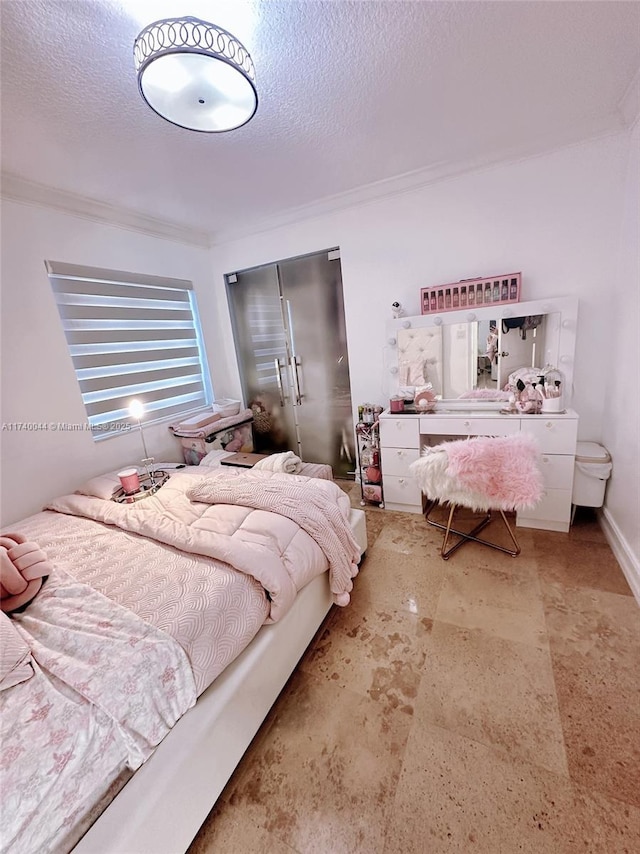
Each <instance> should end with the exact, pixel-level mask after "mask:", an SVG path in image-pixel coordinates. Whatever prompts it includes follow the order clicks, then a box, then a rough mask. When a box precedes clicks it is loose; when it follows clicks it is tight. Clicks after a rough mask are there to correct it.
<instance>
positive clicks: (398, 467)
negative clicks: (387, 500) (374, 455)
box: [382, 448, 420, 480]
mask: <svg viewBox="0 0 640 854" xmlns="http://www.w3.org/2000/svg"><path fill="white" fill-rule="evenodd" d="M419 458H420V450H419V449H418V448H383V449H382V476H383V480H384V479H385V478H386V477H387V475H394V476H395V477H411V473H410V471H409V466H410V465H411V463H413V462H415V460H417V459H419Z"/></svg>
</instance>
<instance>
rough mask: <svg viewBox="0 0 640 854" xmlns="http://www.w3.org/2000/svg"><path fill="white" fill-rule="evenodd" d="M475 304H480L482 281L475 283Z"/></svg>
mask: <svg viewBox="0 0 640 854" xmlns="http://www.w3.org/2000/svg"><path fill="white" fill-rule="evenodd" d="M476 305H482V283H480V284H479V285H477V291H476Z"/></svg>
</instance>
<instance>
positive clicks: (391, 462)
mask: <svg viewBox="0 0 640 854" xmlns="http://www.w3.org/2000/svg"><path fill="white" fill-rule="evenodd" d="M530 315H543V316H544V321H543V323H542V324H541V325H540V327H539V328H538V329H537V330H536V334H535V335H529V339H528V340H531V341H532V342H535V347H534V348H533V350H532V351H531V352H529V353H528V354H527V355H528V358H532V359H533V362H532V361H528V362H525V361H521V362H520V364H519V365H518V366H521V365H524V364H529V365H530V364H535V365H537V366H539V367H542V366H543V365H553V366H555V367H556V368H559V369H560V370H561V371H562V373H563V375H564V380H565V382H564V389H565V398H569V397H570V393H571V389H572V385H573V360H574V354H575V341H576V331H577V321H578V301H577V300H576V299H575V298H573V297H554V298H550V299H546V300H534V301H529V302H519V303H511V304H505V305H500V304H496V305H493V306H490V305H484V306H482V307H481V306H478V305H476V306H474V307H467V308H465V309H463V310H459V311H448V312H441V313H440V314H438V313H433V314H426V315H417V316H415V317H400V318H395V319H393V320H390V321H388V323H387V330H386V334H387V341H386V347H385V354H386V355H385V361H386V371H387V376H388V379H389V391H390V396H392V395H394V394H396V393H397V390H398V388H399V387H400V386H401V385H403V384H408V385H410V384H411V383H409V382H407V380H406V378H405V375H406V370H407V368H406V366H407V361H406V359H407V353H408V352H409V350H411V352H412V354H413V355H412V358H413V363H412V364H413V366H414V367H413V368H412V371H414V372H415V363H416V359H418V362H419V360H420V358H421V354H422V355H423V356H424V371H425V373H426V375H427V376H426V379H427V380H429V381H432V382H433V385H434V388H435V390H436V392H437V393H439V394H441V395H442V397H443V398H449V400H446V399H445V400H442V402H441V403H439V404H438V406H437V408H436V411H435V412H429V413H423V414H409V413H404V414H398V413H390V412H389V411H385V412H383V414H382V415H381V416H380V448H381V461H382V476H383V485H384V501H385V507H386V508H387V509H389V510H404V511H406V512H410V513H421V512H422V496H421V494H420V490H419V488H418V486H417V484H416V482H415V481H414V479H413V478H412V477H411V475H410V473H409V465H410V464H411V463H412V462H413V461H414V460H417V459H418V457H419V456H420V450H421V448H422V447H424V446H425V445H436V444H438V443H439V442H441V441H445V439H446V438H447V437H449V438H454V439H455V438H458V439H461V438H466V437H467V436H507V435H511V434H513V433H519V432H526V433H530V434H532V435H534V436H535V438H536V439H537V440H538V444H539V446H540V463H541V468H542V472H543V475H544V482H545V494H544V497H543V499H542V501H541V502H540V503H539V504H538V506H537V507H535V508H534V509H533V510H528V511H526V512H524V513H519V514H518V516H517V524H518V525H520V526H521V527H527V528H543V529H546V530H550V531H568V530H569V524H570V518H571V493H572V488H573V473H574V463H575V453H576V442H577V434H578V415H577V413H576V412H574V411H573V410H571V409H567V410H566V411H565V412H564V413H562V414H560V413H557V414H556V413H544V412H543V413H542V414H540V415H509V414H502V413H501V412H500V409H501V408H502V407H503V406H504V405H505V404H504V403H502V404H500V403H498V404H494V405H493V408H491V405H490V404H487V403H486V402H480V401H471V400H465V401H462V400H460V399H459V394H460V393H461V392H462V391H465V390H467V389H469V388H472V387H473V386H474V384H475V382H476V381H477V378H476V367H477V365H476V362H477V358H476V354H477V352H478V343H477V342H478V340H480V339H481V333H480V324H481V323H482V322H485V323H486V321H488V320H492V321H495V322H496V323H497V324H498V326H500V324H501V321H502V319H504V318H510V317H527V316H530ZM520 340H521V338H520V336H519V335H518V333H517V332H516V333H511V332H509V333H508V335H507V336H506V337H503V339H502V341H501V343H500V347H499V357H502V356H505V357H508V356H509V355H510V353H509V352H506V350H509V351H510V352H511V356H512V357H513V355H514V353H516V352H517V353H518V357H521V356H522V350H521V349H520V348H519V342H520ZM454 347H455V356H454ZM502 350H504V351H505V352H501V351H502ZM522 358H524V356H522ZM503 373H504V372H503ZM455 398H458V399H455ZM564 404H565V406H566V399H565V401H564ZM449 405H450V408H448V406H449ZM461 407H464V409H462V408H461Z"/></svg>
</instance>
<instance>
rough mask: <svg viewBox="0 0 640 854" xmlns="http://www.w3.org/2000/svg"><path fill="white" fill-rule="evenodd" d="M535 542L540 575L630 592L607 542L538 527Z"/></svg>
mask: <svg viewBox="0 0 640 854" xmlns="http://www.w3.org/2000/svg"><path fill="white" fill-rule="evenodd" d="M536 533H537V537H536V539H535V543H534V549H535V555H536V557H537V559H538V571H539V573H540V579H541V580H543V581H548V582H558V583H560V584H564V585H565V586H566V587H591V588H594V589H595V590H605V591H607V592H609V593H620V594H622V595H623V596H632V595H633V593H632V592H631V589H630V587H629V584H628V583H627V580H626V578H625V577H624V573H623V572H622V570H621V569H620V565H619V564H618V561H617V560H616V559H615V557H614V555H613V552H612V551H611V549H610V548H609V546H608V545H607V544H606V543H603V542H599V541H598V542H592V541H589V540H585V539H579V538H577V537H569V536H567V535H566V534H555V533H552V532H549V531H538V532H536Z"/></svg>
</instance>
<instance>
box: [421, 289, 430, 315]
mask: <svg viewBox="0 0 640 854" xmlns="http://www.w3.org/2000/svg"><path fill="white" fill-rule="evenodd" d="M428 311H429V292H428V291H425V292H424V293H423V294H422V313H423V314H427V312H428Z"/></svg>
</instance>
